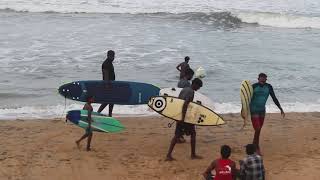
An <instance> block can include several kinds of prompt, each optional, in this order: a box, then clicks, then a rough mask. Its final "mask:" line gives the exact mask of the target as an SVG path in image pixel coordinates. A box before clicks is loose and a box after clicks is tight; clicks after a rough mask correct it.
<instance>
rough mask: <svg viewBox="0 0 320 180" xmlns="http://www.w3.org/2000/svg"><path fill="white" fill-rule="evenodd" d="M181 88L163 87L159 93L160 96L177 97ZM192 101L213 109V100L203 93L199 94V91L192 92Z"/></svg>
mask: <svg viewBox="0 0 320 180" xmlns="http://www.w3.org/2000/svg"><path fill="white" fill-rule="evenodd" d="M182 89H183V88H176V87H172V88H163V89H161V90H160V95H161V96H173V97H176V98H178V97H179V94H180V92H181V91H182ZM193 102H195V103H198V104H199V103H200V104H201V105H203V106H205V107H207V108H209V109H211V110H214V105H213V102H212V101H211V99H210V98H209V97H207V96H205V95H203V94H201V93H200V92H197V91H196V92H195V93H194V98H193Z"/></svg>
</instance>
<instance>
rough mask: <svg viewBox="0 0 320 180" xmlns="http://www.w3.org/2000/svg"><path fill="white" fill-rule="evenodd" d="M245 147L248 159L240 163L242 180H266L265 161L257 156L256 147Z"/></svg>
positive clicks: (253, 145) (250, 145) (251, 145)
mask: <svg viewBox="0 0 320 180" xmlns="http://www.w3.org/2000/svg"><path fill="white" fill-rule="evenodd" d="M245 147H246V153H247V157H246V158H244V160H243V161H240V177H241V180H265V169H264V165H263V160H262V157H261V156H260V155H258V154H256V150H257V149H256V145H255V144H248V145H246V146H245Z"/></svg>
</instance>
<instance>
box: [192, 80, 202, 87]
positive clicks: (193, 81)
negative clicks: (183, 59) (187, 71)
mask: <svg viewBox="0 0 320 180" xmlns="http://www.w3.org/2000/svg"><path fill="white" fill-rule="evenodd" d="M192 84H196V85H198V86H200V87H202V81H201V79H199V78H195V79H194V80H192Z"/></svg>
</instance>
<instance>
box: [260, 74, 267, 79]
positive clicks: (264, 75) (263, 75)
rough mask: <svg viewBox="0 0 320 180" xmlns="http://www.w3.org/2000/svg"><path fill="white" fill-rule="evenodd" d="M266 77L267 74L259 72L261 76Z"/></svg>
mask: <svg viewBox="0 0 320 180" xmlns="http://www.w3.org/2000/svg"><path fill="white" fill-rule="evenodd" d="M266 77H267V75H266V74H265V73H260V74H259V78H266Z"/></svg>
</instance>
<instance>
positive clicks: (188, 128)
mask: <svg viewBox="0 0 320 180" xmlns="http://www.w3.org/2000/svg"><path fill="white" fill-rule="evenodd" d="M201 87H202V81H201V80H200V79H198V78H196V79H194V80H193V81H192V84H191V87H186V88H183V89H182V91H181V92H180V94H179V98H180V99H183V100H185V102H184V104H183V107H182V120H181V121H179V122H177V125H176V131H175V135H174V137H173V138H172V140H171V144H170V147H169V150H168V154H167V158H166V161H172V160H175V159H174V158H173V157H172V151H173V148H174V146H175V145H176V143H177V141H178V139H179V137H181V136H182V135H184V134H186V135H187V136H189V135H191V159H201V158H202V157H201V156H197V155H196V129H195V125H194V124H189V123H185V122H184V120H185V117H186V113H187V108H188V105H189V103H190V102H192V101H193V98H194V91H197V90H199V89H200V88H201Z"/></svg>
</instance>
